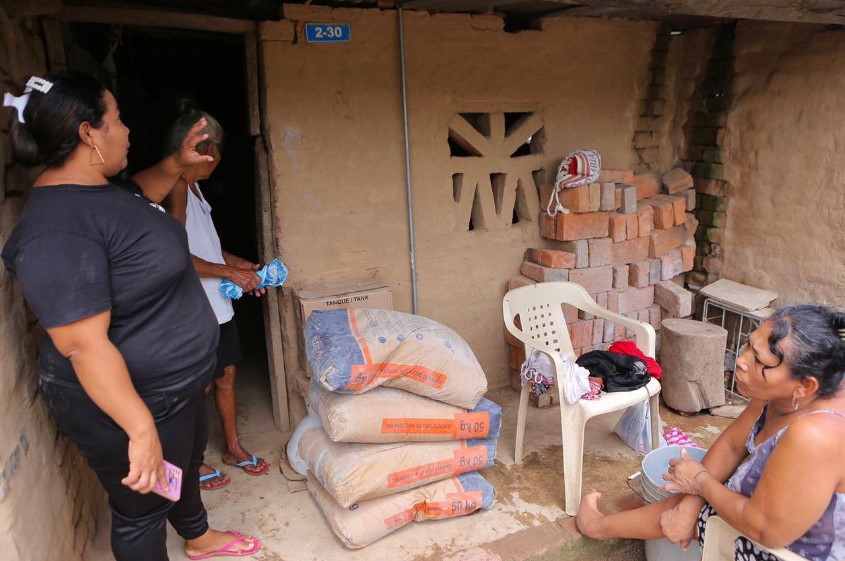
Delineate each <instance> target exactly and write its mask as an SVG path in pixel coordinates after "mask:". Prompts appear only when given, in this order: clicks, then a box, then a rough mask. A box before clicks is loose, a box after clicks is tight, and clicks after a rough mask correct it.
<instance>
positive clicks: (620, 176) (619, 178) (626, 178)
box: [598, 169, 634, 183]
mask: <svg viewBox="0 0 845 561" xmlns="http://www.w3.org/2000/svg"><path fill="white" fill-rule="evenodd" d="M633 179H634V172H633V171H630V170H621V169H602V170H601V173H600V174H599V179H598V182H599V183H606V182H609V181H612V182H614V183H630V182H631V181H633Z"/></svg>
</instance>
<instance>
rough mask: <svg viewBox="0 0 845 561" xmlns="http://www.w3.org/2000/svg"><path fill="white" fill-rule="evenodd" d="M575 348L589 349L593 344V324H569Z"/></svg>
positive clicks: (580, 322)
mask: <svg viewBox="0 0 845 561" xmlns="http://www.w3.org/2000/svg"><path fill="white" fill-rule="evenodd" d="M567 327H568V328H569V337H570V338H571V339H572V346H573V347H588V346H590V345H592V344H593V322H592V321H576V322H574V323H570V324H567Z"/></svg>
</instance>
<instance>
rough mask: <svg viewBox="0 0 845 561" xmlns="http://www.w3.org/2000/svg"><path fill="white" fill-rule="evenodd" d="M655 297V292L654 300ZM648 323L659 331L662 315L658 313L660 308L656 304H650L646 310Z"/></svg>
mask: <svg viewBox="0 0 845 561" xmlns="http://www.w3.org/2000/svg"><path fill="white" fill-rule="evenodd" d="M656 297H657V292H656V291H655V298H656ZM648 322H649V323H650V324H651V326H652V327H654V328H655V329H660V326H661V325H662V323H663V313H662V312H661V311H660V306H658V305H657V304H652V305H651V307H650V308H649V309H648Z"/></svg>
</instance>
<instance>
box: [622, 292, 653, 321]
mask: <svg viewBox="0 0 845 561" xmlns="http://www.w3.org/2000/svg"><path fill="white" fill-rule="evenodd" d="M652 304H654V286H653V285H648V286H644V287H643V288H635V287H630V288H628V289H627V290H623V291H622V292H621V293H620V294H619V313H620V314H625V313H627V312H633V311H636V310H642V309H645V308H648V307H649V306H651V305H652Z"/></svg>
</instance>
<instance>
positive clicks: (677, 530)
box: [576, 305, 845, 561]
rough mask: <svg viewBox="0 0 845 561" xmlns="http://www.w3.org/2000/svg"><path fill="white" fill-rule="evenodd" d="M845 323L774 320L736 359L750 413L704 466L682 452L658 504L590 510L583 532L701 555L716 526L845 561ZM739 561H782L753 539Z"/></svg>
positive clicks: (786, 315) (586, 508)
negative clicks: (662, 543) (710, 526)
mask: <svg viewBox="0 0 845 561" xmlns="http://www.w3.org/2000/svg"><path fill="white" fill-rule="evenodd" d="M843 375H845V314H843V313H841V312H838V311H835V310H832V309H829V308H825V307H822V306H810V305H802V306H791V307H787V308H781V309H779V310H777V311H776V312H775V313H774V314H772V315H771V316H769V318H767V319H766V321H764V322H763V323H762V325H760V327H759V328H758V329H757V330H756V331H754V332H753V333H752V334H751V335H750V337H749V341H748V344H747V345H746V346H744V347H743V348H742V349H741V350H740V352H739V354H738V356H737V359H736V381H737V386H738V388H739V391H740V392H741V393H742V394H743V395H745V396H746V397H748V398H749V399H750V400H751V402H750V403H749V405H748V406H747V407H746V408H745V410H744V411H743V412H742V414H740V416H739V417H738V418H737V419H736V420H735V421H734V422H733V423H731V424H730V425H729V426H728V428H726V429H725V432H723V433H722V435H721V436H719V438H718V439H717V440H716V442H715V443H714V444H713V447H712V448H710V450H709V452H707V455H706V456H705V457H704V460H703V461H702V462H701V463H699V462H696V461H694V460H692V459H690V458H689V456H688V455H687V454H686V453H685V452H683V453H682V458H681V459H680V460H672V461H671V462H670V467H669V471H668V472H667V474H666V475H665V476H664V477H665V479H666V480H667V481H670V483H669V484H668V485H666V486H665V487H664V490H666V491H677V494H674V495H672V496H670V497H669V498H668V499H666V500H664V501H661V502H659V503H653V504H650V505H647V506H645V507H642V508H640V509H637V510H631V511H628V512H623V513H620V514H613V515H603V514H601V512H599V510H598V500H599V498H600V496H601V495H600V494H599V493H597V492H592V493H589V494H587V495H585V496H584V498H583V499H582V500H581V509H580V512H579V513H578V518H577V519H576V523H577V526H578V529H579V530H580V531H581V533H583V534H584V535H586V536H588V537H591V538H594V539H608V538H613V537H626V538H638V539H656V538H662V537H664V536H665V537H666V538H668V539H669V540H670V541H672V542H680V543H681V547H683V548H684V549H686V546H687V545H688V544H689V542H690V541H691V540H693V539H695V537H696V535H697V536H698V539H699V541H700V542H701V543H703V542H704V533H705V532H706V529H707V518H708V517H709V516H711V515H713V514H718V515H719V516H720V517H721V518H723V519H724V520H725V521H726V522H727V523H728V524H730V525H731V526H733V527H734V528H735V529H736V530H738V531H739V532H740V533H742V534H744V535H745V536H748V538H751V539H752V540H754V541H755V542H757V543H759V544H761V545H763V546H764V547H768V548H781V547H786V548H788V549H790V550H792V551H793V552H795V553H797V554H798V555H801V556H802V557H805V558H807V559H810V560H812V561H839V560H842V559H845V447H843V446H842V442H843V441H845V397H843V395H842V391H841V390H842V378H843ZM734 556H735V559H737V560H742V561H746V560H765V561H774V560H776V559H777V558H776V557H774V556H773V555H772V554H770V553H769V552H767V551H764V550H761V549H760V548H758V547H757V546H756V545H755V544H753V543H752V542H751V541H749V539H747V538H745V537H740V538H738V539H737V540H736V543H735V545H734Z"/></svg>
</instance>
